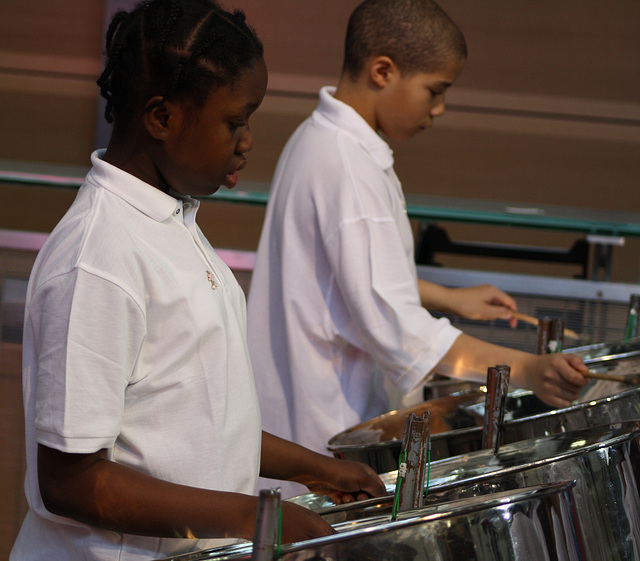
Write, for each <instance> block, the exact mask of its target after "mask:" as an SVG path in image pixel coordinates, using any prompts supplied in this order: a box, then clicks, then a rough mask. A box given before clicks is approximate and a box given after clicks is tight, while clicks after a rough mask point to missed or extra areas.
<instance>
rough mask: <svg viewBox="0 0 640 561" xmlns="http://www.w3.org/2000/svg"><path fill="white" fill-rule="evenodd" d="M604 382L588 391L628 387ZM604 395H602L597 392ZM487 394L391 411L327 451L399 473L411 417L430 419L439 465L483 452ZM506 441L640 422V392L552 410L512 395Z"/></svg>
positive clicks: (519, 392)
mask: <svg viewBox="0 0 640 561" xmlns="http://www.w3.org/2000/svg"><path fill="white" fill-rule="evenodd" d="M611 384H612V382H604V383H601V381H600V380H598V381H596V382H595V383H594V384H590V385H589V386H588V388H591V389H590V390H586V391H588V392H591V393H593V391H594V390H595V389H597V388H601V391H604V393H606V392H607V391H609V390H611V389H616V390H619V389H620V387H623V388H624V387H628V386H623V385H622V384H619V383H613V384H615V386H611ZM598 393H600V392H598ZM484 395H485V394H484V392H483V391H481V390H474V391H471V392H463V393H461V394H457V395H452V396H449V397H448V398H440V399H438V400H434V401H427V402H424V403H421V404H420V405H417V406H415V407H412V408H409V409H403V410H400V411H392V412H390V413H386V414H385V415H381V416H379V417H376V418H374V419H371V420H370V421H366V422H364V423H362V424H360V425H357V426H356V427H353V428H351V429H348V430H347V431H344V432H342V433H340V434H339V435H337V436H335V437H333V438H332V439H331V440H330V441H329V444H328V449H329V450H330V451H331V452H332V453H333V454H334V456H337V457H340V458H344V459H349V460H357V461H360V462H364V463H366V464H368V465H370V466H371V467H373V469H375V470H376V472H377V473H386V472H389V471H392V470H394V469H397V467H398V458H399V455H400V449H401V445H402V436H403V430H404V422H405V419H406V418H407V417H408V416H409V414H410V413H412V412H413V413H415V414H416V415H422V413H423V412H424V411H429V412H430V414H431V420H432V427H431V434H432V437H431V446H432V451H431V457H432V459H434V460H439V459H444V458H448V457H451V456H457V455H460V454H466V453H469V452H473V451H476V450H480V449H481V448H482V424H483V419H484ZM505 409H506V412H505V423H504V424H503V427H502V432H501V442H502V443H509V442H517V441H519V440H524V439H526V438H535V437H537V436H544V435H549V434H555V433H559V432H566V431H569V430H574V429H579V428H583V427H590V426H596V425H606V424H610V423H614V422H619V421H629V420H635V419H640V387H633V388H631V389H627V390H625V391H622V392H619V393H616V394H614V395H609V396H607V397H600V398H598V399H592V400H590V401H583V402H578V403H575V404H574V405H571V406H570V407H566V408H563V409H552V408H551V407H549V406H548V405H546V404H544V403H543V402H542V401H540V399H538V398H537V397H536V396H535V395H534V394H533V393H532V392H528V391H524V390H517V391H514V392H510V393H509V394H508V395H507V400H506V407H505Z"/></svg>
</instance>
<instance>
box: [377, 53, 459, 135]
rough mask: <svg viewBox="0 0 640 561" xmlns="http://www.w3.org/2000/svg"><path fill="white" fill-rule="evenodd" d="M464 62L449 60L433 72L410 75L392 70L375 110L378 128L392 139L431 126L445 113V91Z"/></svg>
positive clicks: (413, 133) (412, 133) (415, 132)
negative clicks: (436, 118)
mask: <svg viewBox="0 0 640 561" xmlns="http://www.w3.org/2000/svg"><path fill="white" fill-rule="evenodd" d="M463 65H464V61H461V60H458V59H452V60H450V61H449V62H448V63H446V64H444V65H443V66H442V68H441V69H440V70H437V71H435V72H418V73H417V74H411V75H409V76H402V75H401V74H399V73H395V74H394V76H393V79H392V80H391V81H390V82H389V84H388V86H387V87H386V88H385V90H384V92H382V95H381V96H380V100H379V103H378V106H377V111H376V120H377V123H376V124H377V128H378V129H379V130H381V131H382V132H383V133H385V134H386V135H387V136H388V137H389V138H392V139H393V140H407V139H409V138H411V137H412V136H414V135H415V134H417V133H419V132H420V131H422V130H424V129H426V128H428V127H430V126H431V125H432V124H433V118H434V117H437V116H439V115H442V114H443V113H444V94H445V91H446V90H447V88H449V86H451V85H452V84H453V82H454V81H455V80H456V78H457V77H458V74H460V71H461V70H462V66H463Z"/></svg>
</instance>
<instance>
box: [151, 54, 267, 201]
mask: <svg viewBox="0 0 640 561" xmlns="http://www.w3.org/2000/svg"><path fill="white" fill-rule="evenodd" d="M266 87H267V68H266V66H265V64H264V61H262V60H260V61H258V62H256V64H254V65H253V66H252V67H251V68H250V69H248V70H246V71H245V72H244V73H243V74H242V75H241V76H240V77H239V78H238V79H237V80H236V82H235V83H234V84H232V85H229V86H223V87H220V88H216V89H214V90H212V92H211V93H210V94H209V98H208V100H207V102H206V104H205V105H204V107H202V108H201V109H197V110H193V109H191V110H189V111H186V110H183V111H178V112H177V113H176V114H175V117H174V118H175V119H176V120H175V121H174V128H173V131H172V134H170V135H168V136H167V138H166V141H165V143H164V151H163V154H162V156H161V158H160V159H164V161H160V162H157V163H156V165H157V166H158V168H159V170H160V172H161V174H162V177H163V179H164V181H166V183H168V184H169V186H170V187H171V188H172V189H174V190H175V191H178V192H179V193H182V194H184V195H193V196H207V195H211V194H212V193H215V192H216V191H217V190H218V188H219V187H220V185H224V186H225V187H227V188H228V189H232V188H233V187H235V185H236V183H237V182H238V172H239V171H240V170H241V169H242V168H243V167H244V166H245V164H246V161H247V160H246V157H245V154H246V153H247V152H248V151H249V150H251V148H252V146H253V137H252V135H251V131H250V129H249V117H250V116H251V115H252V114H253V112H254V111H255V110H256V109H257V108H258V107H259V106H260V103H262V98H263V97H264V94H265V90H266ZM169 119H171V116H170V117H169Z"/></svg>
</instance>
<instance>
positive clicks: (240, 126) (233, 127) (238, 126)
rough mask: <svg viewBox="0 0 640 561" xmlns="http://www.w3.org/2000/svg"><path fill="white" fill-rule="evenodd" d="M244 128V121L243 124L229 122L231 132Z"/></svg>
mask: <svg viewBox="0 0 640 561" xmlns="http://www.w3.org/2000/svg"><path fill="white" fill-rule="evenodd" d="M244 126H245V123H244V121H243V122H234V121H230V122H229V127H231V130H236V129H240V128H242V127H244Z"/></svg>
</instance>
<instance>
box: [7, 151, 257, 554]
mask: <svg viewBox="0 0 640 561" xmlns="http://www.w3.org/2000/svg"><path fill="white" fill-rule="evenodd" d="M92 164H93V169H92V170H91V171H90V172H89V175H88V176H87V178H86V180H85V182H84V184H83V185H82V187H81V188H80V191H79V193H78V195H77V198H76V200H75V201H74V203H73V205H72V206H71V208H70V209H69V211H68V212H67V214H66V215H65V217H64V218H63V219H62V221H61V222H60V223H59V224H58V226H57V227H56V228H55V229H54V231H53V232H52V234H51V235H50V237H49V238H48V240H47V242H46V243H45V245H44V247H43V248H42V250H41V252H40V254H39V255H38V258H37V260H36V263H35V266H34V269H33V271H32V275H31V279H30V282H29V288H28V294H27V300H26V312H25V331H24V342H23V344H24V360H23V362H24V397H25V410H26V427H27V479H26V492H27V498H28V502H29V505H30V511H29V513H28V515H27V519H26V520H25V523H24V525H23V529H22V531H21V535H20V537H19V538H18V541H17V543H16V546H15V548H14V551H13V554H12V559H16V560H19V561H27V560H31V559H34V560H35V559H45V558H46V559H60V560H62V559H64V560H70V559H73V560H81V559H91V560H103V559H104V560H105V561H106V560H110V561H111V560H113V559H119V560H120V561H125V560H133V559H136V560H138V559H157V558H160V557H165V556H168V555H172V554H175V553H178V552H184V551H191V550H194V549H201V548H203V547H211V546H213V545H218V544H222V543H228V540H227V541H221V540H201V541H197V540H180V539H158V538H146V537H139V536H130V535H122V534H116V533H114V532H107V531H102V530H98V529H95V528H92V527H89V526H85V525H83V524H79V523H76V522H74V521H72V520H69V519H66V518H63V517H59V516H54V515H52V514H50V513H49V512H48V511H47V510H46V509H45V508H44V506H43V505H42V500H41V497H40V493H39V488H38V480H37V464H36V461H37V458H36V448H37V443H41V444H44V445H46V446H49V447H51V448H55V449H58V450H62V451H64V452H70V453H92V452H95V451H97V450H100V449H102V448H106V449H108V450H109V458H110V459H111V460H113V461H115V462H118V463H121V464H123V465H127V466H131V467H133V468H135V469H137V470H139V471H142V472H144V473H148V474H150V475H152V476H154V477H157V478H160V479H163V480H167V481H171V482H175V483H180V484H184V485H190V486H194V487H202V488H206V489H217V490H224V491H237V492H240V493H247V494H253V493H255V485H256V480H257V476H258V472H259V455H260V443H261V428H260V414H259V406H258V402H257V396H256V392H255V386H254V382H253V375H252V370H251V365H250V361H249V355H248V350H247V346H246V309H245V300H244V294H243V292H242V289H241V288H240V287H239V285H238V283H237V282H236V280H235V278H234V276H233V274H232V273H231V271H230V270H229V269H228V267H227V266H226V265H225V264H224V262H223V261H222V260H221V259H220V258H219V257H218V256H217V255H216V253H215V251H214V250H213V248H212V247H211V246H210V245H209V243H208V242H207V240H206V239H205V237H204V235H203V234H202V232H201V231H200V229H199V227H198V226H197V225H196V222H195V216H196V210H197V208H198V206H199V202H198V201H196V200H193V199H190V198H186V199H182V200H180V199H176V198H174V197H172V196H169V195H167V194H165V193H162V192H161V191H159V190H158V189H155V188H154V187H152V186H150V185H148V184H146V183H144V182H142V181H140V180H138V179H136V178H135V177H133V176H131V175H129V174H127V173H125V172H124V171H122V170H120V169H118V168H116V167H114V166H111V165H110V164H108V163H106V162H104V161H102V160H101V159H100V154H99V153H94V154H93V155H92Z"/></svg>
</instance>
